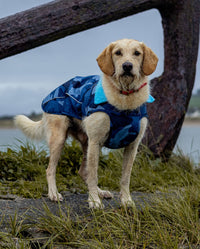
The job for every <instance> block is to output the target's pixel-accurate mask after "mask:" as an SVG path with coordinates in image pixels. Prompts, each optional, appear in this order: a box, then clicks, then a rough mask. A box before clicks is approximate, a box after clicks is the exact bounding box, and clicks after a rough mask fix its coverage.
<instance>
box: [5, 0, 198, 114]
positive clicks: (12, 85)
mask: <svg viewBox="0 0 200 249" xmlns="http://www.w3.org/2000/svg"><path fill="white" fill-rule="evenodd" d="M47 2H50V1H49V0H0V18H3V17H6V16H9V15H12V14H15V13H17V12H20V11H23V10H26V9H30V8H32V7H36V6H39V5H41V4H44V3H47ZM122 38H133V39H136V40H139V41H143V42H144V43H145V44H146V45H147V46H149V47H150V48H151V49H152V50H153V51H154V52H155V53H156V54H157V56H158V58H159V63H158V66H157V69H156V71H155V72H154V73H153V74H152V75H151V76H150V79H151V78H154V77H157V76H160V75H161V74H162V72H163V61H164V50H163V29H162V25H161V17H160V14H159V12H158V11H157V10H156V9H153V10H149V11H145V12H141V13H139V14H136V15H133V16H129V17H126V18H123V19H120V20H118V21H114V22H111V23H109V24H105V25H101V26H98V27H96V28H92V29H89V30H86V31H83V32H80V33H77V34H74V35H71V36H67V37H65V38H63V39H60V40H57V41H55V42H51V43H48V44H46V45H43V46H40V47H38V48H34V49H31V50H29V51H27V52H23V53H21V54H18V55H15V56H11V57H8V58H5V59H2V60H0V116H5V115H16V114H30V113H32V112H35V113H41V112H42V109H41V102H42V100H43V98H45V97H46V96H47V95H48V94H49V93H50V92H51V91H52V90H54V89H55V88H56V87H57V86H59V85H61V84H62V83H64V82H66V81H67V80H69V79H70V78H72V77H75V76H77V75H79V76H87V75H94V74H101V71H100V69H99V68H98V65H97V63H96V58H97V57H98V55H99V54H100V53H101V51H102V50H103V49H104V48H105V47H106V46H107V45H108V44H109V43H110V42H112V41H115V40H118V39H122ZM199 57H200V56H198V63H197V74H196V80H195V86H194V91H193V92H194V93H195V92H196V90H197V89H199V88H200V85H199V82H200V59H199Z"/></svg>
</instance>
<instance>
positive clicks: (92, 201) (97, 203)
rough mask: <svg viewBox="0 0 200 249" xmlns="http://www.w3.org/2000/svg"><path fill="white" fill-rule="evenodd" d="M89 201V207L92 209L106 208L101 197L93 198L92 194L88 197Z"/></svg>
mask: <svg viewBox="0 0 200 249" xmlns="http://www.w3.org/2000/svg"><path fill="white" fill-rule="evenodd" d="M88 203H89V208H91V209H104V205H103V203H102V202H101V200H100V199H99V197H98V198H97V197H96V198H93V197H92V196H90V197H89V198H88Z"/></svg>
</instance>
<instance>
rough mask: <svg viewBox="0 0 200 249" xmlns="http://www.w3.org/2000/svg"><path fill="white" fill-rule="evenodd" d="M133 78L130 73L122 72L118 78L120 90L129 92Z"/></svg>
mask: <svg viewBox="0 0 200 249" xmlns="http://www.w3.org/2000/svg"><path fill="white" fill-rule="evenodd" d="M134 79H135V76H134V75H133V74H132V73H131V72H124V73H123V74H121V75H120V76H119V83H120V90H125V91H129V90H130V89H132V87H133V82H134Z"/></svg>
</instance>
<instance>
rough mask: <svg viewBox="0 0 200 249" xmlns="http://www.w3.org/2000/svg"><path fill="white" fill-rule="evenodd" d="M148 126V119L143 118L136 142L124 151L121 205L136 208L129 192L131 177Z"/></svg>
mask: <svg viewBox="0 0 200 249" xmlns="http://www.w3.org/2000/svg"><path fill="white" fill-rule="evenodd" d="M146 126H147V119H146V118H143V119H142V120H141V122H140V132H139V134H138V136H137V138H136V140H135V141H134V142H133V143H131V144H130V145H128V146H127V147H126V148H125V149H124V160H123V165H122V178H121V192H120V198H121V203H122V205H123V206H135V203H134V202H133V200H132V198H131V195H130V190H129V185H130V177H131V171H132V166H133V162H134V160H135V157H136V154H137V150H138V146H139V144H140V142H141V140H142V138H143V136H144V132H145V130H146Z"/></svg>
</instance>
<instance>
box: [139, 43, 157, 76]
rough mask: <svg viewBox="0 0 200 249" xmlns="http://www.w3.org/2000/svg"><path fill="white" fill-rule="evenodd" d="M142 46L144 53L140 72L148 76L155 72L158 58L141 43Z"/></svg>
mask: <svg viewBox="0 0 200 249" xmlns="http://www.w3.org/2000/svg"><path fill="white" fill-rule="evenodd" d="M142 46H143V52H144V57H143V64H142V71H143V73H144V74H145V75H150V74H152V73H153V72H154V71H155V70H156V66H157V63H158V57H157V56H156V54H155V53H154V52H153V51H152V50H151V49H150V48H149V47H147V46H146V45H145V44H144V43H142Z"/></svg>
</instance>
